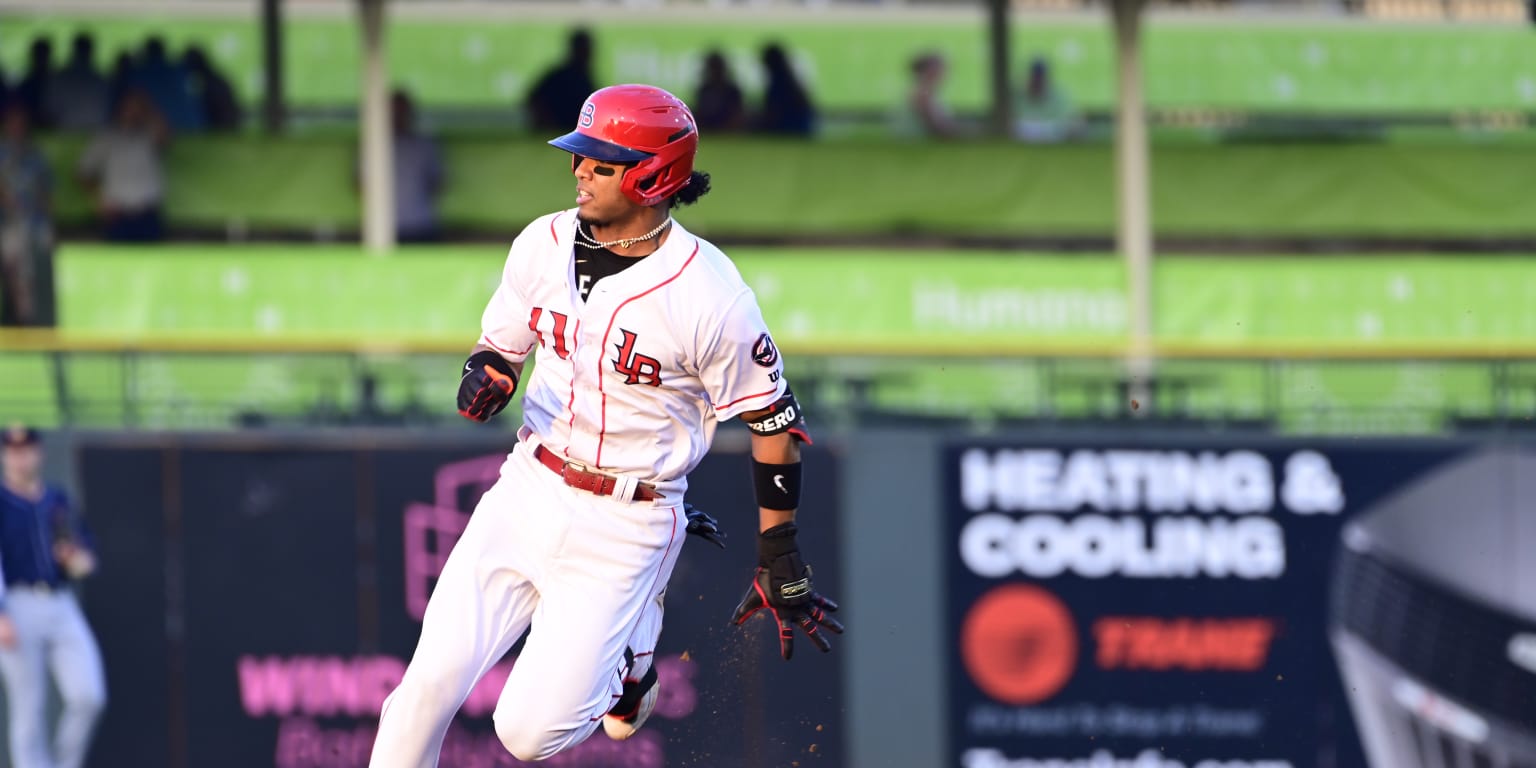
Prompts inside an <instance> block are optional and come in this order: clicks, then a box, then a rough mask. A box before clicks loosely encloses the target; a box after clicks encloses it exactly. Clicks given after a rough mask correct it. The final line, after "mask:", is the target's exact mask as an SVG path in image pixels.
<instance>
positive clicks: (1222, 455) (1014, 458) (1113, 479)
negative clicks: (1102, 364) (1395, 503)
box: [960, 449, 1344, 515]
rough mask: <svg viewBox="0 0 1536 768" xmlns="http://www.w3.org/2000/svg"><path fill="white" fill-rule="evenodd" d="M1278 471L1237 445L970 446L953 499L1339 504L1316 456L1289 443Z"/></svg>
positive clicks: (1253, 506) (1059, 506)
mask: <svg viewBox="0 0 1536 768" xmlns="http://www.w3.org/2000/svg"><path fill="white" fill-rule="evenodd" d="M1281 475H1282V477H1283V480H1282V481H1281V482H1279V483H1278V484H1277V483H1276V478H1275V476H1276V472H1275V468H1274V467H1273V466H1272V465H1271V464H1270V461H1269V459H1268V458H1266V457H1265V456H1264V455H1263V454H1260V453H1257V452H1255V451H1246V450H1236V451H1227V452H1217V451H1202V452H1200V453H1190V452H1187V451H1134V450H1106V451H1097V450H1077V451H1072V452H1070V453H1066V452H1063V451H1056V450H1046V449H1025V450H996V451H987V450H982V449H972V450H969V451H966V452H965V453H964V454H963V455H962V456H961V457H960V498H961V502H962V503H963V504H964V505H965V507H966V509H968V510H970V511H972V512H981V511H986V510H996V511H1001V512H1071V511H1076V510H1094V511H1098V512H1133V511H1135V512H1152V513H1157V512H1228V513H1233V514H1239V515H1243V514H1254V513H1264V512H1269V511H1271V510H1272V509H1274V508H1275V507H1276V506H1277V504H1276V502H1277V501H1278V502H1279V506H1282V507H1284V508H1285V509H1288V510H1290V511H1291V512H1293V513H1296V514H1338V513H1339V512H1341V511H1342V510H1343V508H1344V493H1343V488H1342V486H1341V484H1340V482H1339V478H1338V476H1337V475H1336V474H1334V472H1333V467H1332V466H1331V464H1330V463H1329V461H1328V458H1327V457H1326V456H1324V455H1323V454H1321V453H1318V452H1316V451H1310V450H1302V451H1296V452H1295V453H1293V454H1291V455H1290V456H1289V457H1287V459H1286V460H1285V462H1284V468H1283V472H1282V473H1281ZM1277 486H1278V487H1277ZM1277 496H1278V497H1279V498H1278V499H1277V498H1276V497H1277Z"/></svg>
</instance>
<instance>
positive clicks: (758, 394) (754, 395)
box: [715, 387, 779, 411]
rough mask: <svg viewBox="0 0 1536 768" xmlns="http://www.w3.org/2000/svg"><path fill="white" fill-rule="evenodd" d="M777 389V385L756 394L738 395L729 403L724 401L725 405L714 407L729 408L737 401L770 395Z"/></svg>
mask: <svg viewBox="0 0 1536 768" xmlns="http://www.w3.org/2000/svg"><path fill="white" fill-rule="evenodd" d="M778 391H779V389H778V387H774V388H773V389H770V390H768V391H767V392H758V393H756V394H752V395H747V396H746V397H738V398H736V399H735V400H732V401H730V402H729V403H726V404H725V405H722V406H720V407H719V408H716V409H715V410H717V411H723V410H725V409H726V408H729V407H731V406H733V405H735V404H737V403H740V402H745V401H747V400H751V399H752V398H754V397H763V396H764V395H771V394H773V393H775V392H778Z"/></svg>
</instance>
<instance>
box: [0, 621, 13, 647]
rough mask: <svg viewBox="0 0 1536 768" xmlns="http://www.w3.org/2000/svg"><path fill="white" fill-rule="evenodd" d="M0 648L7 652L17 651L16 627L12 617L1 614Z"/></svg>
mask: <svg viewBox="0 0 1536 768" xmlns="http://www.w3.org/2000/svg"><path fill="white" fill-rule="evenodd" d="M0 648H4V649H5V650H7V651H13V650H15V649H16V625H15V624H14V623H12V622H11V617H10V616H7V615H6V614H3V613H0Z"/></svg>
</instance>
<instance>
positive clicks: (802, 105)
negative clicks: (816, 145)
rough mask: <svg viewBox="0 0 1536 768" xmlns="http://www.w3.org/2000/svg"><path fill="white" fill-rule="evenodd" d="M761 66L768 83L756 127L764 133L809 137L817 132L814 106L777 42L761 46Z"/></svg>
mask: <svg viewBox="0 0 1536 768" xmlns="http://www.w3.org/2000/svg"><path fill="white" fill-rule="evenodd" d="M762 60H763V69H764V70H765V72H764V74H765V75H766V77H765V80H766V82H767V85H766V86H765V87H764V89H763V109H762V112H761V113H759V114H758V119H757V129H758V130H759V131H761V132H763V133H774V134H783V135H789V136H810V135H811V134H813V133H815V131H816V108H815V107H814V106H812V105H811V97H810V95H809V94H808V93H806V91H805V87H804V86H803V85H801V84H800V78H799V77H797V76H796V75H795V70H794V67H792V66H790V63H789V56H788V55H787V54H785V53H784V48H783V47H782V46H780V45H779V44H778V43H770V44H768V45H766V46H764V47H763V51H762Z"/></svg>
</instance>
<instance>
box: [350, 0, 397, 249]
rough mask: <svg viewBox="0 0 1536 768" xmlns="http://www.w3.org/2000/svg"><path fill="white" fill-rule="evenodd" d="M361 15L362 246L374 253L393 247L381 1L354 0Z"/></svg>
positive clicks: (386, 67)
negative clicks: (356, 0) (356, 1)
mask: <svg viewBox="0 0 1536 768" xmlns="http://www.w3.org/2000/svg"><path fill="white" fill-rule="evenodd" d="M358 10H359V11H361V14H362V22H363V23H362V32H363V41H362V42H363V46H362V48H363V77H362V88H363V92H362V94H361V97H362V98H361V99H360V101H361V103H362V106H363V108H362V115H361V117H362V121H361V122H362V126H361V127H362V135H363V141H362V157H361V158H360V162H359V164H358V167H359V168H361V169H362V175H363V244H364V245H365V246H367V248H368V250H369V251H370V252H372V253H375V254H382V253H385V252H387V251H389V250H390V249H392V248H394V247H395V185H394V176H395V174H394V168H393V163H392V158H393V157H394V152H393V148H392V147H391V146H390V144H391V143H392V141H393V139H394V137H393V136H392V135H391V131H390V119H389V64H388V61H387V57H386V56H385V46H384V0H358Z"/></svg>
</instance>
